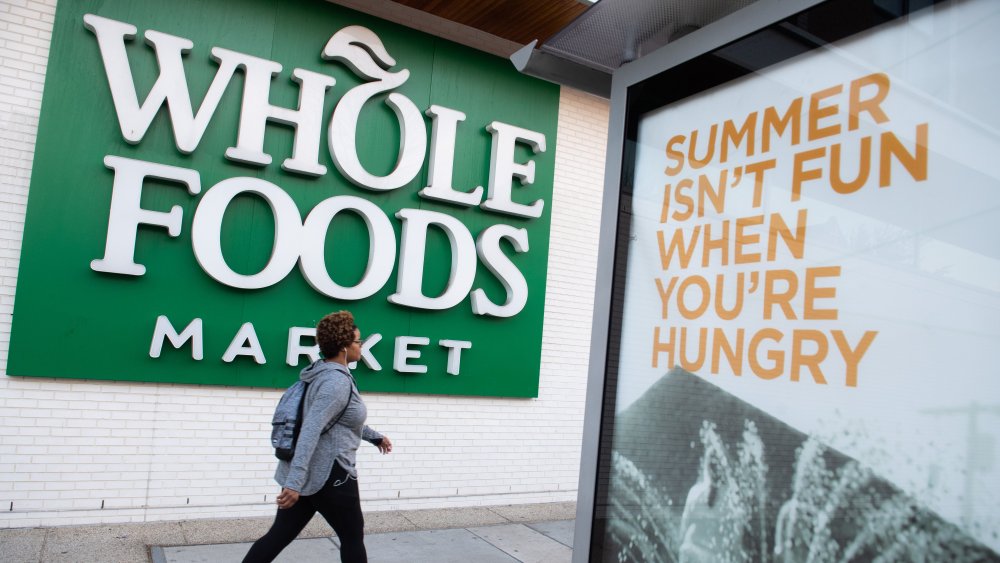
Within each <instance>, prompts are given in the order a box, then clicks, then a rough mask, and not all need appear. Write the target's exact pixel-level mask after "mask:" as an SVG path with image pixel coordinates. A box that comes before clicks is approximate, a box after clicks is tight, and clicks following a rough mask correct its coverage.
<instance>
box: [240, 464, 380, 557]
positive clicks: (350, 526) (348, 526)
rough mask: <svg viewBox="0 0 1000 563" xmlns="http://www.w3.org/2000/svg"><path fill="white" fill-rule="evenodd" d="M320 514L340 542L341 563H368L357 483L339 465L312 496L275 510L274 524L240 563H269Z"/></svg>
mask: <svg viewBox="0 0 1000 563" xmlns="http://www.w3.org/2000/svg"><path fill="white" fill-rule="evenodd" d="M316 512H319V513H320V514H322V515H323V518H325V519H326V521H327V522H328V523H329V524H330V527H332V528H333V531H334V532H336V533H337V537H338V538H340V560H341V561H342V562H343V563H367V561H368V553H367V552H366V551H365V518H364V516H363V515H362V514H361V497H360V495H359V494H358V481H357V480H356V479H351V478H349V477H348V475H347V471H346V470H345V469H344V468H342V467H341V466H340V464H338V463H334V464H333V471H331V472H330V478H329V479H327V481H326V484H325V485H323V488H322V489H320V490H319V492H317V493H316V494H314V495H309V496H302V497H299V501H298V502H296V503H295V504H294V505H293V506H292V507H291V508H286V509H284V510H282V509H280V508H279V509H278V514H277V516H275V517H274V524H272V525H271V529H270V530H268V531H267V533H266V534H264V536H263V537H262V538H260V539H259V540H257V541H256V542H254V544H253V546H251V547H250V551H249V552H247V555H246V557H245V558H243V563H256V562H258V561H262V562H269V561H273V560H274V558H275V557H277V556H278V554H279V553H281V550H283V549H285V547H286V546H287V545H288V544H290V543H292V540H294V539H295V538H296V536H298V535H299V532H301V531H302V529H303V528H305V527H306V524H308V523H309V520H311V519H312V517H313V516H314V515H315V514H316Z"/></svg>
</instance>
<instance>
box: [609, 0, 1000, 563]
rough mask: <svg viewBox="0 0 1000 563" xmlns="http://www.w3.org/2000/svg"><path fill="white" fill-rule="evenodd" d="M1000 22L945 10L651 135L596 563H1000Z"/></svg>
mask: <svg viewBox="0 0 1000 563" xmlns="http://www.w3.org/2000/svg"><path fill="white" fill-rule="evenodd" d="M873 4H876V5H881V4H886V3H879V2H875V3H873ZM831 25H832V24H831ZM998 26H1000V6H998V5H997V4H996V3H994V2H990V1H988V0H984V1H955V2H941V3H938V4H936V5H935V6H933V7H930V8H927V9H925V10H922V11H919V12H915V13H912V14H910V15H908V16H904V17H901V18H898V19H894V20H892V21H889V22H888V23H885V24H882V25H878V26H875V27H873V28H870V29H868V30H866V31H863V32H861V33H857V34H854V35H851V36H849V37H847V38H844V39H840V40H837V41H835V42H833V43H828V44H822V41H819V40H818V39H817V38H813V39H812V40H815V41H818V44H822V46H820V47H817V48H811V49H809V50H808V52H805V53H803V54H800V55H797V56H793V57H791V58H787V60H783V61H781V62H779V63H777V64H773V65H770V66H767V67H766V68H763V69H762V70H759V71H757V72H753V73H751V74H747V75H745V76H742V77H739V78H736V79H735V80H731V81H728V82H725V83H723V84H721V85H717V86H713V87H710V88H708V89H706V90H704V91H700V92H698V93H697V95H692V96H689V97H686V98H684V99H681V100H677V101H675V102H672V103H669V104H667V105H665V106H663V107H659V108H656V109H653V110H651V111H647V112H645V113H643V114H642V115H641V116H638V117H637V118H636V119H637V132H636V134H635V139H636V145H635V151H634V167H633V168H632V170H631V176H629V180H630V181H631V186H630V187H631V191H630V193H626V194H625V195H623V200H624V202H625V203H624V204H623V209H625V211H624V213H623V215H621V217H622V219H621V220H623V221H626V222H630V223H629V224H628V228H627V237H628V239H627V241H625V242H621V241H622V240H624V239H623V238H620V243H619V249H620V252H626V253H627V268H626V271H625V275H624V291H623V294H622V295H621V297H622V300H621V304H620V319H621V332H620V340H619V341H618V344H617V346H612V348H611V352H609V355H610V356H611V357H612V360H611V361H612V362H614V363H615V367H614V369H615V370H616V371H615V377H616V379H615V380H613V381H614V383H613V385H614V387H613V388H612V390H611V391H609V392H613V393H614V397H615V400H614V402H613V409H612V410H613V414H612V413H611V412H607V413H606V415H605V416H607V417H611V416H613V419H614V420H613V434H612V439H611V442H610V444H609V446H610V447H608V448H607V449H606V450H604V452H605V453H604V456H603V457H602V462H603V463H605V465H604V466H603V467H604V469H603V473H604V474H605V475H608V476H609V480H608V483H609V484H608V486H607V490H606V495H607V496H606V498H604V499H603V501H604V502H601V501H600V500H599V503H601V506H602V507H603V508H602V509H601V510H606V514H602V515H601V516H603V517H604V518H606V522H605V524H604V527H603V528H602V529H600V530H599V531H598V532H597V533H599V534H601V537H600V539H599V540H598V542H597V543H599V544H601V545H603V548H604V551H603V556H602V557H601V559H603V560H607V561H688V562H691V561H699V562H700V561H704V562H708V561H713V562H720V561H775V562H778V561H781V562H793V561H794V562H803V561H922V560H927V561H998V560H1000V556H998V552H1000V509H998V507H1000V463H998V461H997V458H996V451H997V446H998V440H1000V436H998V433H997V428H1000V426H998V422H1000V379H998V378H997V377H996V369H997V368H996V366H997V365H998V364H1000V348H998V346H997V344H998V342H1000V229H998V228H997V225H998V224H1000V159H998V158H997V154H998V149H1000V108H998V106H997V104H996V103H995V99H996V94H995V92H996V91H997V87H998V86H1000V82H998V78H997V77H998V75H997V74H996V72H994V71H995V70H996V68H997V65H998V59H997V53H1000V36H998V35H997V34H996V32H995V30H996V29H997V28H998ZM820 27H822V26H820ZM779 31H780V30H779ZM740 49H743V51H741V50H740ZM746 49H747V47H746V44H743V45H735V46H727V47H723V48H721V49H719V50H718V51H717V52H715V53H714V56H715V57H717V60H723V61H727V62H730V63H732V62H738V61H739V58H740V57H741V56H745V54H746ZM694 64H697V60H696V61H695V62H694ZM626 176H628V174H626ZM606 424H607V423H606ZM592 557H594V554H593V553H592Z"/></svg>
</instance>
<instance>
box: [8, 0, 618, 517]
mask: <svg viewBox="0 0 1000 563" xmlns="http://www.w3.org/2000/svg"><path fill="white" fill-rule="evenodd" d="M54 12H55V2H54V1H53V0H39V1H35V0H3V2H2V3H0V184H2V185H0V428H2V435H0V527H30V526H40V525H60V524H83V523H112V522H139V521H152V520H173V519H181V518H213V517H236V516H259V515H265V514H270V513H271V512H272V510H273V495H274V494H275V493H276V492H277V490H276V489H277V487H276V485H275V484H274V482H273V481H272V479H271V475H272V472H273V470H274V458H273V456H272V453H271V449H270V447H269V444H268V442H267V436H268V433H269V430H270V429H269V420H270V415H271V411H272V409H273V406H274V404H275V402H276V401H277V398H278V392H277V391H274V390H270V389H246V388H222V387H203V386H183V385H164V384H143V383H114V382H102V381H80V380H53V379H36V378H10V377H7V375H6V365H7V351H8V347H9V341H10V325H11V317H12V314H13V303H14V297H15V286H16V281H17V268H18V260H19V256H20V246H21V234H22V231H23V225H24V213H25V205H26V203H27V193H28V184H29V180H30V175H31V161H32V154H33V150H34V142H35V134H36V131H37V126H38V114H39V108H40V102H41V93H42V85H43V81H44V76H45V64H46V60H47V56H48V44H49V41H50V37H51V29H52V21H53V14H54ZM607 113H608V108H607V103H606V102H605V101H604V100H601V99H599V98H594V97H591V96H589V95H586V94H582V93H579V92H575V91H571V90H566V89H564V90H563V92H562V96H561V105H560V110H559V130H558V138H557V139H556V143H555V147H556V148H555V150H556V173H555V194H554V196H553V202H552V238H551V255H550V259H549V273H548V296H547V299H546V303H545V327H544V332H543V344H542V366H541V382H540V390H539V398H538V399H533V400H505V399H479V398H455V397H421V396H412V395H385V394H367V395H366V402H367V403H368V407H369V421H370V422H371V423H372V425H373V426H374V427H376V428H378V429H379V430H381V431H383V432H385V433H386V434H388V435H390V436H391V437H392V438H393V443H394V444H395V446H396V449H395V452H394V453H393V454H392V455H389V456H385V457H382V456H378V455H377V454H376V452H375V449H374V448H370V447H363V448H362V451H361V452H360V453H359V456H358V458H359V459H358V462H359V465H360V467H361V487H362V498H363V499H364V503H365V508H366V510H391V509H416V508H437V507H450V506H474V505H482V504H503V503H512V504H513V503H528V502H552V501H566V500H575V498H576V487H577V474H578V470H579V457H580V441H581V430H582V424H583V410H584V392H585V386H586V380H587V358H588V354H589V348H588V344H589V342H590V328H589V327H590V320H591V319H590V315H591V306H592V300H593V284H594V275H595V268H596V247H597V236H598V231H597V225H598V217H599V212H600V204H601V191H602V190H601V186H602V183H603V167H604V143H605V140H606V126H607ZM63 361H72V359H71V358H65V359H63Z"/></svg>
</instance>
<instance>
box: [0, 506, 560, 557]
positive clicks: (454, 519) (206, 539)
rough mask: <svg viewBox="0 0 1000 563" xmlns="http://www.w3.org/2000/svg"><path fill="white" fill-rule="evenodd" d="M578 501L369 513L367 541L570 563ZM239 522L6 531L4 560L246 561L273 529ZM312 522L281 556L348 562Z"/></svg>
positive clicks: (1, 535) (376, 551) (0, 541)
mask: <svg viewBox="0 0 1000 563" xmlns="http://www.w3.org/2000/svg"><path fill="white" fill-rule="evenodd" d="M575 516H576V504H575V503H572V502H567V503H547V504H528V505H507V506H489V507H476V508H455V509H435V510H409V511H393V512H368V513H366V514H365V533H366V538H365V545H366V546H367V548H368V556H369V560H370V561H372V562H373V563H375V562H379V561H383V562H394V561H407V562H420V561H434V562H438V561H440V562H449V561H454V562H459V561H461V562H467V561H475V562H476V563H489V562H493V561H496V562H514V561H524V562H527V561H539V562H541V561H545V562H549V561H552V562H568V561H569V560H570V557H571V554H572V550H571V547H572V544H573V519H574V518H575ZM271 520H272V519H271V518H270V517H268V518H240V519H228V520H222V519H212V520H185V521H179V522H150V523H143V524H105V525H93V526H65V527H52V528H17V529H0V561H3V562H4V563H7V562H11V563H108V562H114V563H130V562H136V563H146V562H149V561H153V562H154V563H194V562H201V561H204V562H212V563H221V562H226V561H240V560H241V559H242V558H243V556H244V555H245V554H246V552H247V550H248V549H249V547H250V543H252V542H253V540H255V539H257V538H258V537H260V536H261V535H263V534H264V532H266V531H267V528H268V527H269V526H270V525H271ZM331 536H332V530H330V528H329V526H328V525H327V524H326V522H324V521H323V519H322V518H320V517H318V516H317V518H315V519H313V521H312V522H311V523H310V524H309V526H308V527H306V529H305V530H304V531H303V532H302V534H300V535H299V539H298V540H296V541H295V542H294V543H293V544H292V545H291V546H289V547H288V548H287V549H286V550H285V551H284V552H283V553H282V554H281V557H279V558H278V559H277V561H284V562H286V563H290V562H294V563H310V562H312V561H339V560H340V557H339V551H338V543H337V540H336V537H331Z"/></svg>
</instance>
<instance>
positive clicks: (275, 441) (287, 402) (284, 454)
mask: <svg viewBox="0 0 1000 563" xmlns="http://www.w3.org/2000/svg"><path fill="white" fill-rule="evenodd" d="M307 389H309V384H308V383H306V382H305V381H302V380H301V379H300V380H298V381H296V382H295V383H293V384H292V386H291V387H289V388H288V389H285V392H284V393H282V395H281V399H279V400H278V406H277V407H275V409H274V416H273V417H271V445H272V446H273V447H274V457H276V458H278V459H280V460H284V461H291V460H292V458H293V457H295V444H296V442H298V439H299V432H300V431H301V430H302V419H303V418H305V416H304V413H303V409H305V403H306V400H305V398H306V390H307ZM351 395H352V396H353V395H354V389H351ZM350 404H351V399H350V397H348V399H347V405H344V410H342V411H340V414H339V415H338V416H337V418H335V419H334V420H333V421H332V422H330V424H327V425H326V427H325V428H323V433H326V432H327V431H328V430H330V429H331V428H333V425H334V424H337V422H338V421H339V420H340V417H342V416H344V413H345V412H347V407H348V406H350Z"/></svg>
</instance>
